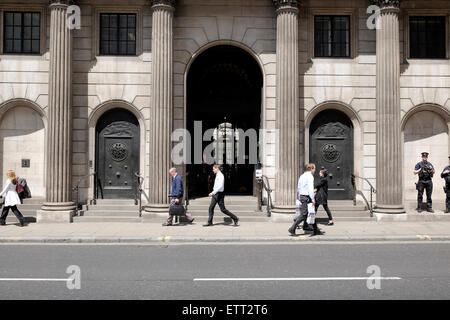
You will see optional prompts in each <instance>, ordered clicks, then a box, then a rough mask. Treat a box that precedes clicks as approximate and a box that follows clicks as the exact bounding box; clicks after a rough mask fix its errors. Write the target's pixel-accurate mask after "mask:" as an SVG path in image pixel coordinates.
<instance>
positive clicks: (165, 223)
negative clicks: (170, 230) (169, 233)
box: [162, 222, 172, 227]
mask: <svg viewBox="0 0 450 320" xmlns="http://www.w3.org/2000/svg"><path fill="white" fill-rule="evenodd" d="M162 225H163V227H170V226H171V225H172V224H171V223H168V222H164V223H163V224H162Z"/></svg>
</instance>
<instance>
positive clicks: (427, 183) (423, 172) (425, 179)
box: [414, 152, 434, 213]
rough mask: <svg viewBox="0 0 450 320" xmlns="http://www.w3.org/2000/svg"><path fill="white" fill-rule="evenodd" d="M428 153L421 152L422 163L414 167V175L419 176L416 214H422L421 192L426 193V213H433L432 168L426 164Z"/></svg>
mask: <svg viewBox="0 0 450 320" xmlns="http://www.w3.org/2000/svg"><path fill="white" fill-rule="evenodd" d="M428 154H429V153H428V152H422V161H421V162H419V163H417V164H416V166H415V167H414V174H418V175H419V181H418V182H417V212H422V200H423V191H424V190H426V193H427V212H431V213H433V212H434V211H433V208H432V201H431V194H432V192H433V180H432V179H433V175H434V167H433V165H432V164H431V163H430V162H428Z"/></svg>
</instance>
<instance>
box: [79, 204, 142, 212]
mask: <svg viewBox="0 0 450 320" xmlns="http://www.w3.org/2000/svg"><path fill="white" fill-rule="evenodd" d="M138 209H139V206H134V205H103V204H102V205H99V204H97V205H83V206H82V210H83V211H133V210H136V211H137V210H138Z"/></svg>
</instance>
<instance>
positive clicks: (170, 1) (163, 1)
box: [150, 0, 177, 9]
mask: <svg viewBox="0 0 450 320" xmlns="http://www.w3.org/2000/svg"><path fill="white" fill-rule="evenodd" d="M176 3H177V2H176V0H150V5H151V6H152V8H153V7H156V6H164V7H170V8H172V9H175V5H176Z"/></svg>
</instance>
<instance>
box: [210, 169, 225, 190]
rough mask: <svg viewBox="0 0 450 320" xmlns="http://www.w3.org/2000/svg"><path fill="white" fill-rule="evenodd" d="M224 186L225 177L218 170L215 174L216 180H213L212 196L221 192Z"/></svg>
mask: <svg viewBox="0 0 450 320" xmlns="http://www.w3.org/2000/svg"><path fill="white" fill-rule="evenodd" d="M224 186H225V177H224V176H223V173H222V172H221V171H220V170H219V171H217V173H216V179H215V180H214V188H213V192H212V194H216V193H217V192H223V190H224Z"/></svg>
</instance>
